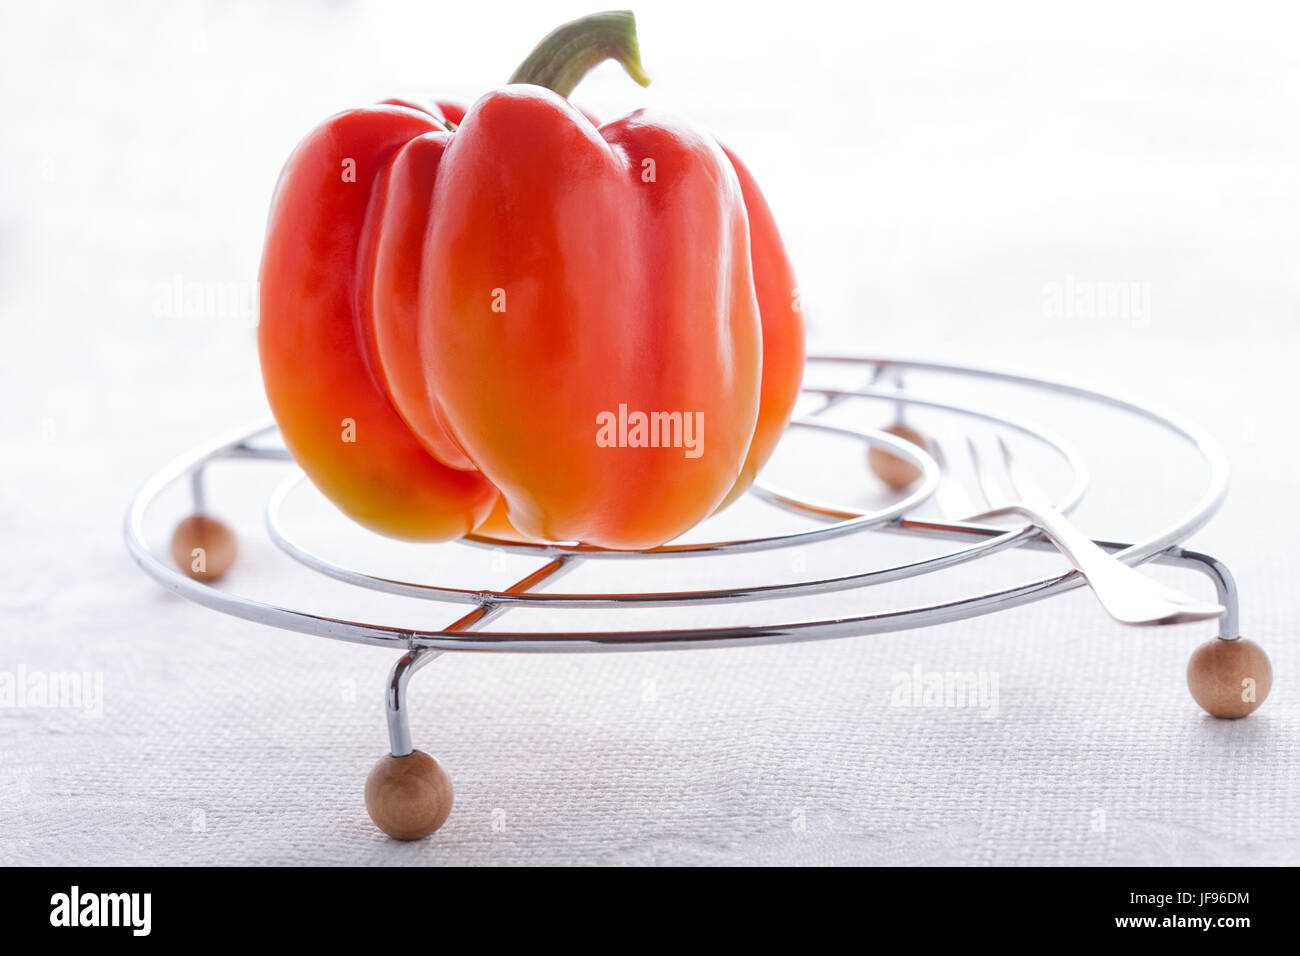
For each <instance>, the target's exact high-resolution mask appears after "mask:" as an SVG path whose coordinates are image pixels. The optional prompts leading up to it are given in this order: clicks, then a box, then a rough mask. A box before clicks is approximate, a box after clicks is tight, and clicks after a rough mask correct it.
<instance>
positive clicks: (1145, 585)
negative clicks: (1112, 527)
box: [981, 502, 1225, 626]
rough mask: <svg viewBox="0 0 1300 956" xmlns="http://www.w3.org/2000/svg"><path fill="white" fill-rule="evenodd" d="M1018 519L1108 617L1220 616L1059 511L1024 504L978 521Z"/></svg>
mask: <svg viewBox="0 0 1300 956" xmlns="http://www.w3.org/2000/svg"><path fill="white" fill-rule="evenodd" d="M996 515H1017V516H1019V517H1021V518H1024V519H1025V520H1027V521H1028V522H1029V523H1030V524H1032V525H1034V526H1035V527H1037V528H1038V529H1039V530H1040V531H1042V532H1043V534H1045V535H1046V536H1047V537H1048V538H1050V539H1051V540H1052V542H1053V543H1054V544H1055V545H1056V547H1057V548H1058V549H1060V552H1061V554H1063V555H1065V557H1066V558H1067V559H1068V560H1069V561H1070V563H1071V564H1073V565H1074V567H1075V569H1076V570H1077V571H1078V572H1079V573H1080V574H1082V575H1083V577H1084V578H1085V579H1087V581H1088V584H1089V585H1090V586H1091V587H1092V590H1093V593H1094V594H1096V596H1097V600H1098V601H1100V602H1101V606H1102V607H1104V608H1105V609H1106V611H1107V613H1109V614H1110V616H1111V617H1113V618H1114V619H1115V620H1117V621H1119V622H1120V623H1121V624H1131V625H1136V626H1142V625H1154V624H1186V623H1190V622H1192V621H1206V620H1210V619H1212V618H1217V617H1222V616H1223V614H1224V611H1225V608H1224V607H1223V605H1221V604H1210V603H1206V602H1204V601H1198V600H1196V599H1195V598H1192V597H1189V596H1188V595H1186V594H1183V593H1182V592H1181V591H1175V590H1174V589H1173V588H1170V587H1166V586H1165V585H1163V584H1161V583H1160V582H1158V581H1155V580H1153V579H1152V578H1149V577H1147V576H1146V575H1145V574H1142V573H1140V572H1138V571H1137V570H1135V569H1134V568H1131V567H1130V566H1129V565H1127V564H1125V563H1124V562H1123V561H1120V560H1119V559H1118V558H1115V557H1113V556H1112V555H1110V554H1108V553H1107V552H1105V551H1103V550H1102V549H1101V548H1099V547H1098V546H1097V545H1096V544H1095V543H1094V542H1093V540H1092V539H1091V538H1089V537H1088V536H1087V535H1086V534H1084V533H1083V532H1082V531H1080V530H1079V529H1078V528H1077V527H1075V526H1074V524H1072V523H1071V522H1070V520H1069V519H1068V518H1066V517H1065V516H1064V515H1063V514H1061V513H1060V512H1059V511H1056V510H1055V509H1053V508H1046V507H1038V506H1031V505H1027V504H1025V503H1023V502H1021V503H1018V504H1015V505H1012V506H1010V507H1006V508H999V509H997V510H995V511H990V512H988V513H987V514H985V515H981V517H993V516H996Z"/></svg>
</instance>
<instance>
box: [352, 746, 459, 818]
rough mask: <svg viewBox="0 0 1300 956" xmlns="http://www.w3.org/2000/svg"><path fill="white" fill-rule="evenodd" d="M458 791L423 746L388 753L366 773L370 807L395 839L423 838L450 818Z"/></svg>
mask: <svg viewBox="0 0 1300 956" xmlns="http://www.w3.org/2000/svg"><path fill="white" fill-rule="evenodd" d="M454 798H455V793H454V792H453V791H452V787H451V777H449V776H447V771H445V770H443V769H442V767H441V766H440V765H439V763H438V761H436V760H434V759H433V758H432V757H430V756H429V755H428V754H427V753H425V752H424V751H422V750H413V751H411V753H409V754H408V755H407V756H405V757H394V756H393V755H392V754H387V755H385V756H383V757H381V758H380V759H379V763H377V764H375V766H374V769H372V770H371V771H370V776H368V777H366V810H367V811H368V812H369V813H370V819H371V820H374V821H375V826H377V827H379V829H381V830H383V831H384V832H385V833H387V834H388V835H389V836H390V837H392V838H393V839H395V840H422V839H424V838H425V837H427V836H428V835H429V834H430V833H432V832H433V831H434V830H436V829H438V827H440V826H442V825H443V823H445V822H446V820H447V815H448V814H449V813H451V804H452V800H453V799H454Z"/></svg>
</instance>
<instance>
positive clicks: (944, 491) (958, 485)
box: [930, 437, 980, 521]
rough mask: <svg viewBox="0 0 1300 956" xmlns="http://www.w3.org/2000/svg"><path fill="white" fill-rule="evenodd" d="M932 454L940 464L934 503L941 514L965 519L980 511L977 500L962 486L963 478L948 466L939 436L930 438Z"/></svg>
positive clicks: (948, 517)
mask: <svg viewBox="0 0 1300 956" xmlns="http://www.w3.org/2000/svg"><path fill="white" fill-rule="evenodd" d="M930 454H931V455H932V456H934V462H935V464H936V465H938V466H939V486H938V487H937V488H935V489H934V503H935V506H936V507H937V508H938V509H939V514H941V515H942V516H943V517H944V518H947V519H948V520H949V521H963V520H965V519H966V518H969V517H970V516H971V515H973V514H976V513H978V512H979V510H980V509H979V508H978V507H976V505H975V502H974V501H972V500H971V497H970V495H968V494H967V493H966V489H965V488H964V487H963V486H962V482H961V479H960V478H958V477H957V475H956V474H954V473H953V470H952V469H951V468H950V467H949V466H948V456H947V455H945V454H944V451H943V443H942V442H940V441H939V440H938V439H937V438H934V437H931V439H930Z"/></svg>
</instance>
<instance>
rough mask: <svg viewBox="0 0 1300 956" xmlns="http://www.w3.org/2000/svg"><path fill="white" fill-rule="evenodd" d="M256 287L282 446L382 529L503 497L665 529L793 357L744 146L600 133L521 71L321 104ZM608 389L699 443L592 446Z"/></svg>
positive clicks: (782, 265)
mask: <svg viewBox="0 0 1300 956" xmlns="http://www.w3.org/2000/svg"><path fill="white" fill-rule="evenodd" d="M453 117H454V119H452V118H453ZM444 119H452V122H453V123H455V124H457V126H458V128H456V129H455V131H454V132H451V131H449V129H448V127H447V124H446V123H445V122H444ZM349 160H352V161H354V162H353V163H352V165H351V166H350V167H349V165H348V161H349ZM349 168H350V169H351V170H352V171H353V173H354V180H355V181H352V180H348V179H346V178H345V176H344V175H343V173H344V171H345V170H347V169H349ZM261 294H262V301H261V319H260V328H259V351H260V356H261V362H262V370H263V378H264V381H265V384H266V388H267V394H268V397H269V399H270V401H271V407H272V410H273V412H274V414H275V416H276V420H277V422H278V423H279V425H280V428H281V431H282V434H283V436H284V439H285V442H286V444H287V446H288V447H289V449H290V451H291V453H292V454H293V456H294V458H295V460H297V461H298V463H299V464H300V465H301V466H302V468H303V469H304V471H306V472H307V474H308V476H309V477H310V478H311V479H312V481H313V482H314V483H315V484H316V485H317V486H318V487H319V488H320V489H321V490H322V492H324V494H325V495H326V496H327V497H329V498H330V499H331V500H333V501H334V502H335V503H336V504H337V505H338V506H339V507H340V508H341V509H342V510H343V511H345V512H346V513H348V514H349V515H351V516H352V517H354V518H355V519H356V520H358V521H360V522H362V523H363V524H365V525H367V526H368V527H371V528H373V529H374V530H377V531H380V532H382V533H385V534H389V535H393V536H397V537H404V538H412V539H427V540H442V539H447V538H453V537H458V536H461V535H463V534H466V533H468V532H470V531H471V530H474V529H475V528H480V527H481V528H484V529H491V530H493V531H496V530H502V525H503V512H504V513H505V514H507V515H508V523H509V526H510V527H511V528H512V529H513V530H515V531H517V532H518V533H519V534H520V535H522V536H524V537H527V538H531V539H536V540H552V541H581V542H584V543H587V544H593V545H599V546H602V547H608V548H619V549H642V548H649V547H653V546H656V545H659V544H662V543H664V542H666V541H669V540H671V539H672V538H675V537H677V536H678V535H680V534H682V533H683V532H685V531H687V530H689V529H690V528H691V527H692V526H694V525H695V524H696V523H698V522H699V521H700V520H702V519H704V518H706V517H708V516H709V515H710V514H711V513H713V512H714V511H715V510H716V509H717V508H719V507H720V506H723V505H724V504H725V503H727V502H729V501H730V500H731V499H732V498H734V497H735V496H736V495H737V494H738V493H739V492H740V491H743V490H744V488H745V487H748V485H749V483H750V482H751V481H752V480H753V476H754V474H755V473H756V472H757V470H758V469H759V468H760V467H761V466H762V464H763V462H764V461H765V460H766V459H767V457H768V456H769V455H770V453H771V451H772V449H773V448H774V446H775V444H776V441H777V439H778V438H779V436H780V434H781V431H782V429H783V428H784V426H785V424H786V421H787V420H788V418H789V414H790V409H791V407H792V405H793V403H794V398H795V395H796V393H797V390H798V385H799V380H800V375H801V373H802V367H803V330H802V322H801V316H800V315H799V313H798V311H797V296H796V293H795V289H794V276H793V272H792V270H791V269H790V266H789V262H788V260H787V259H786V256H785V253H784V250H783V248H782V246H781V241H780V237H779V235H778V234H777V231H776V226H775V223H774V221H773V219H772V216H771V213H770V211H769V210H768V209H767V206H766V203H765V202H764V200H763V198H762V195H761V193H760V192H759V191H758V187H757V185H756V184H755V183H754V181H753V179H752V177H751V176H750V175H749V173H748V171H747V170H746V169H745V168H744V167H743V166H742V165H741V164H740V163H739V161H737V160H735V159H734V157H731V156H729V154H727V153H726V152H725V151H724V150H723V149H722V148H721V147H720V146H719V145H718V144H717V143H716V142H714V141H713V140H712V139H711V138H709V137H708V136H707V135H705V134H702V133H700V132H698V131H696V130H694V129H693V128H692V127H690V126H689V125H688V124H686V123H684V122H683V121H681V120H678V119H675V118H672V117H668V116H664V115H660V114H654V113H649V112H645V111H638V112H635V113H632V114H630V115H628V116H626V117H623V118H621V119H618V120H615V121H613V122H611V123H608V124H605V125H603V126H600V127H599V128H597V127H596V126H594V125H593V124H592V122H591V121H590V120H589V119H588V118H587V117H586V116H584V115H583V114H582V113H581V112H579V111H578V110H577V109H575V108H574V107H573V106H572V105H571V104H569V102H568V101H567V100H565V99H564V98H563V97H561V96H559V95H557V94H556V93H553V92H551V91H550V90H547V89H544V88H542V87H539V86H532V85H524V84H518V85H510V86H507V87H504V88H502V89H500V90H497V91H495V92H493V93H489V94H487V95H486V96H484V97H483V98H481V99H480V100H479V101H478V102H477V103H475V104H474V106H473V107H472V108H471V109H470V110H469V111H468V112H467V113H464V114H463V115H460V111H459V110H458V109H457V108H455V107H454V106H451V105H446V106H445V107H444V108H443V109H440V108H437V107H430V108H428V109H427V110H420V109H417V108H414V107H413V106H406V105H396V104H392V103H390V104H381V105H379V106H375V107H368V108H363V109H358V110H352V111H349V112H346V113H342V114H339V115H338V116H335V117H333V118H331V119H329V120H327V121H326V122H325V123H323V124H322V125H321V126H320V127H318V128H317V129H316V130H315V131H313V132H312V133H311V134H309V136H308V137H307V138H306V139H305V140H304V141H303V143H302V144H301V145H300V146H299V147H298V149H297V151H296V152H295V153H294V155H293V157H291V159H290V161H289V163H288V165H287V166H286V168H285V171H284V173H283V174H282V176H281V180H280V184H279V186H278V187H277V190H276V195H275V199H274V201H273V204H272V211H271V218H270V224H269V228H268V234H267V239H266V247H265V252H264V255H263V261H262V273H261ZM620 409H622V410H625V411H626V412H628V413H632V412H643V413H646V414H647V415H649V414H650V413H656V412H657V413H665V414H673V413H676V414H679V415H681V416H683V417H685V416H693V418H692V421H693V422H696V423H700V424H702V431H700V432H699V433H698V434H696V435H693V436H690V437H693V438H694V439H695V440H696V447H695V448H694V449H691V448H688V447H686V445H685V442H684V441H681V440H680V439H682V438H685V437H687V436H684V435H683V434H682V433H681V432H680V431H678V432H675V433H672V435H673V437H675V438H678V439H679V441H678V442H677V443H671V442H667V443H666V444H667V447H663V446H661V447H644V446H642V447H638V446H637V437H636V435H635V433H634V430H633V431H632V432H629V433H626V437H625V438H624V436H623V435H620V436H619V437H620V439H621V443H620V444H616V445H614V446H613V447H610V446H609V442H608V441H607V440H606V441H604V442H602V441H600V440H598V436H599V435H600V434H601V423H602V421H604V422H606V423H608V422H609V420H610V417H614V418H617V417H618V416H619V413H620ZM602 416H608V417H604V418H602ZM344 420H350V421H352V422H354V423H355V428H354V435H355V438H356V440H355V441H354V442H346V441H343V440H341V433H342V428H343V425H342V423H343V421H344ZM669 421H671V419H669ZM670 432H671V427H670V428H669V429H667V430H665V431H664V432H663V433H662V434H663V437H664V438H665V439H667V438H668V437H669V434H670ZM609 434H610V433H609V432H608V431H605V432H604V435H605V438H606V439H608V437H609ZM494 508H495V514H494V518H493V521H491V522H488V523H487V524H485V521H486V519H487V518H488V515H489V513H492V512H493V510H494Z"/></svg>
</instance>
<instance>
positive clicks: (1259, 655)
mask: <svg viewBox="0 0 1300 956" xmlns="http://www.w3.org/2000/svg"><path fill="white" fill-rule="evenodd" d="M1187 686H1188V688H1190V689H1191V692H1192V696H1193V697H1195V698H1196V702H1197V703H1198V704H1200V705H1201V706H1202V707H1203V708H1205V710H1206V712H1207V713H1209V714H1212V715H1213V716H1215V717H1226V718H1234V717H1245V716H1246V715H1247V714H1249V713H1251V712H1252V711H1254V710H1255V708H1257V707H1258V706H1259V705H1260V704H1262V703H1264V698H1265V697H1267V696H1268V692H1269V690H1270V689H1271V688H1272V686H1273V665H1272V664H1270V663H1269V660H1268V655H1267V654H1265V653H1264V649H1263V648H1261V647H1260V646H1259V645H1258V644H1256V643H1255V642H1254V641H1248V640H1246V639H1245V638H1244V637H1239V638H1237V639H1236V640H1235V641H1225V640H1223V639H1222V638H1218V637H1216V638H1215V639H1214V640H1212V641H1207V642H1206V643H1204V644H1202V645H1201V646H1200V647H1198V648H1197V649H1196V651H1195V653H1193V654H1192V659H1191V660H1190V661H1188V662H1187Z"/></svg>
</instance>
